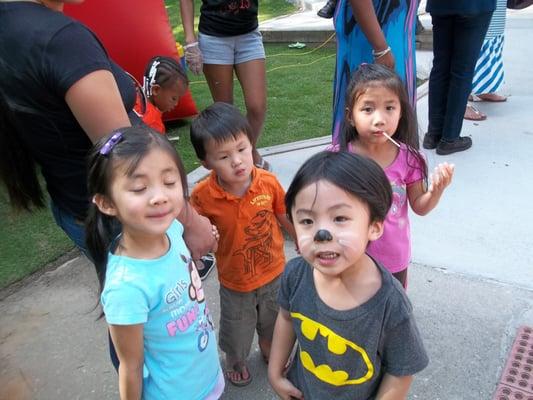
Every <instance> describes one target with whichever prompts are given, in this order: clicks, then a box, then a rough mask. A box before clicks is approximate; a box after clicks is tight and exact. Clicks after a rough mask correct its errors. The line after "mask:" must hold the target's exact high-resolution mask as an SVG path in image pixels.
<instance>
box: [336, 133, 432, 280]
mask: <svg viewBox="0 0 533 400" xmlns="http://www.w3.org/2000/svg"><path fill="white" fill-rule="evenodd" d="M328 150H329V151H339V148H338V146H330V147H328ZM348 150H349V151H352V147H351V145H349V146H348ZM423 171H424V170H423V166H422V165H421V163H420V161H419V160H418V159H417V158H415V157H414V156H413V155H412V154H410V153H409V152H408V150H407V146H406V145H404V144H403V143H402V144H401V147H400V151H399V152H398V155H397V156H396V159H395V160H394V161H393V162H392V163H391V164H390V165H389V166H388V167H386V168H385V175H387V178H388V179H389V182H390V184H391V187H392V206H391V208H390V210H389V212H388V213H387V217H386V218H385V223H384V229H383V235H382V236H381V237H380V238H379V239H378V240H375V241H373V242H370V243H369V244H368V247H367V249H366V252H367V253H368V254H369V255H370V256H372V257H373V258H375V259H376V260H378V261H379V262H381V263H382V264H383V265H384V266H385V267H386V268H387V269H388V270H389V271H390V272H392V273H395V272H399V271H403V270H404V269H405V268H407V265H408V264H409V261H410V260H411V230H410V229H409V216H408V209H407V205H408V203H409V200H408V198H407V186H408V185H410V184H412V183H415V182H418V181H420V180H421V179H423V178H424V172H423Z"/></svg>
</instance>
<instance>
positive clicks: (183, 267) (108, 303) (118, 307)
mask: <svg viewBox="0 0 533 400" xmlns="http://www.w3.org/2000/svg"><path fill="white" fill-rule="evenodd" d="M167 235H168V237H169V241H170V248H169V250H168V252H167V253H166V254H165V255H163V256H162V257H160V258H157V259H153V260H138V259H134V258H130V257H125V256H117V255H113V254H109V261H108V264H107V271H106V279H105V285H104V290H103V292H102V297H101V301H102V305H103V308H104V314H105V318H106V320H107V323H108V324H113V325H133V324H144V377H143V399H170V398H182V399H191V400H193V399H203V398H205V397H206V395H208V394H209V393H210V392H211V391H212V390H213V388H214V387H215V384H216V383H217V379H218V374H219V373H221V372H220V371H221V369H220V362H219V358H218V352H217V345H216V339H215V333H214V328H213V322H212V319H211V315H210V314H209V311H208V308H207V305H206V301H205V295H204V291H203V289H202V282H201V280H200V277H199V276H198V272H197V271H196V267H195V266H194V264H193V263H192V262H191V257H190V253H189V250H188V249H187V247H186V246H185V242H184V241H183V237H182V235H183V227H182V225H181V224H180V223H179V222H177V221H175V222H173V223H172V225H171V226H170V227H169V229H168V231H167Z"/></svg>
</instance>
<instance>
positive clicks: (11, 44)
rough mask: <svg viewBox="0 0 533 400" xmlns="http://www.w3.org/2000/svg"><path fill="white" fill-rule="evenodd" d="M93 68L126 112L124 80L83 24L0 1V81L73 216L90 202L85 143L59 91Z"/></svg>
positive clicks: (128, 86)
mask: <svg viewBox="0 0 533 400" xmlns="http://www.w3.org/2000/svg"><path fill="white" fill-rule="evenodd" d="M97 70H108V71H111V72H112V73H113V75H114V76H115V79H116V81H117V84H118V87H119V90H120V93H121V96H122V100H123V102H124V106H125V108H126V110H127V111H131V110H132V108H133V105H134V103H135V88H134V86H133V84H132V81H131V79H130V78H129V77H128V76H127V75H126V74H125V73H124V71H123V70H122V69H121V68H120V67H119V66H118V65H117V64H115V63H114V62H113V61H111V59H110V58H109V56H108V55H107V53H106V51H105V49H104V47H103V45H102V44H101V43H100V41H99V40H98V38H97V37H96V36H95V35H94V34H93V33H92V32H91V31H90V30H89V29H88V28H86V27H85V26H84V25H82V24H81V23H79V22H77V21H74V20H73V19H71V18H70V17H67V16H66V15H64V14H63V13H60V12H56V11H52V10H50V9H48V8H46V7H45V6H42V5H40V4H35V3H30V2H7V3H0V76H1V80H0V85H1V87H2V90H3V91H4V93H5V95H6V97H7V101H8V104H9V105H10V107H11V109H12V110H13V111H14V114H15V117H16V118H17V121H18V122H19V124H20V126H21V134H22V135H23V140H24V141H25V142H26V143H27V144H28V147H29V148H30V149H31V151H32V154H33V157H34V158H35V160H36V161H37V163H38V164H39V165H40V166H41V170H42V174H43V176H44V178H45V180H46V185H47V190H48V192H49V193H50V196H51V198H52V200H53V201H54V203H56V205H57V206H59V207H60V208H62V209H64V210H66V211H68V212H69V213H71V214H73V215H74V216H76V217H77V218H79V219H83V218H85V214H86V212H87V208H88V204H89V201H88V200H89V199H88V195H87V176H86V156H87V153H88V151H89V149H90V148H91V146H92V144H91V142H90V140H89V138H88V136H87V135H86V133H85V132H84V131H83V129H82V128H81V126H80V125H79V124H78V122H77V121H76V119H75V118H74V115H73V114H72V112H71V111H70V109H69V107H68V105H67V103H66V102H65V94H66V93H67V91H68V89H69V88H70V87H71V86H72V85H73V84H74V83H76V82H77V81H78V80H80V79H81V78H83V77H84V76H86V75H88V74H89V73H91V72H94V71H97ZM106 133H107V132H106Z"/></svg>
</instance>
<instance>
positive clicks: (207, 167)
mask: <svg viewBox="0 0 533 400" xmlns="http://www.w3.org/2000/svg"><path fill="white" fill-rule="evenodd" d="M200 162H201V163H202V167H204V168H205V169H208V170H212V169H213V168H211V166H210V165H209V163H208V162H207V161H206V160H200Z"/></svg>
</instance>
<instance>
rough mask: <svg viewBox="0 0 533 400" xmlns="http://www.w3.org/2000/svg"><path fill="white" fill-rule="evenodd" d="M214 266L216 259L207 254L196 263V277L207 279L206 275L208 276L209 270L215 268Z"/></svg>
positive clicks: (212, 255)
mask: <svg viewBox="0 0 533 400" xmlns="http://www.w3.org/2000/svg"><path fill="white" fill-rule="evenodd" d="M216 265H217V259H216V258H215V255H214V254H212V253H208V254H206V255H205V256H203V257H202V258H200V260H199V262H197V263H196V269H197V270H198V275H200V279H201V280H204V279H205V278H207V275H209V273H210V272H211V270H212V269H213V268H214V267H216Z"/></svg>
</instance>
